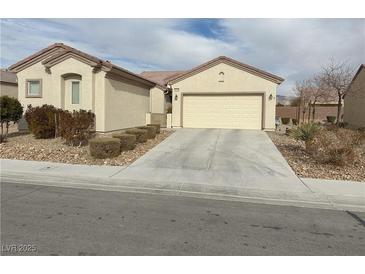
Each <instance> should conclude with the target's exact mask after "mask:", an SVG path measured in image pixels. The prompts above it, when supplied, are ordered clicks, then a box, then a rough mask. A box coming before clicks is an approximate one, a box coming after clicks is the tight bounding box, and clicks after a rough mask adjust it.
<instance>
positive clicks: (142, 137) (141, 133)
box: [125, 128, 148, 143]
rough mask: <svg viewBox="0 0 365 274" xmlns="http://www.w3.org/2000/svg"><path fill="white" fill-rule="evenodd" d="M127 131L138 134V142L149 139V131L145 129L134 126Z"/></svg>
mask: <svg viewBox="0 0 365 274" xmlns="http://www.w3.org/2000/svg"><path fill="white" fill-rule="evenodd" d="M125 133H127V134H133V135H136V141H137V143H144V142H146V141H147V133H148V131H147V130H145V129H138V128H132V129H128V130H126V131H125Z"/></svg>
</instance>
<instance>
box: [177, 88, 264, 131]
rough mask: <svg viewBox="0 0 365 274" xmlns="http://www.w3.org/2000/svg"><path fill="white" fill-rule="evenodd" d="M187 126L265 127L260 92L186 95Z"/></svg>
mask: <svg viewBox="0 0 365 274" xmlns="http://www.w3.org/2000/svg"><path fill="white" fill-rule="evenodd" d="M182 115H183V127H187V128H232V129H261V128H262V96H260V95H211V94H209V95H184V96H183V113H182Z"/></svg>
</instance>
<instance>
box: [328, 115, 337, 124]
mask: <svg viewBox="0 0 365 274" xmlns="http://www.w3.org/2000/svg"><path fill="white" fill-rule="evenodd" d="M326 118H327V122H328V123H332V124H334V123H335V122H336V116H327V117H326Z"/></svg>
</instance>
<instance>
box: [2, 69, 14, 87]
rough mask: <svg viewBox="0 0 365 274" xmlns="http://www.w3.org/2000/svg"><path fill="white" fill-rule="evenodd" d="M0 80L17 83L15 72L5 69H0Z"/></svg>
mask: <svg viewBox="0 0 365 274" xmlns="http://www.w3.org/2000/svg"><path fill="white" fill-rule="evenodd" d="M0 82H5V83H11V84H18V80H17V78H16V74H15V73H13V72H10V71H6V70H5V69H1V70H0Z"/></svg>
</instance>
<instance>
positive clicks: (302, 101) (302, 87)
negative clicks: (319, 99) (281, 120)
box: [294, 80, 311, 122]
mask: <svg viewBox="0 0 365 274" xmlns="http://www.w3.org/2000/svg"><path fill="white" fill-rule="evenodd" d="M310 87H311V83H310V81H309V80H303V81H297V82H296V83H295V88H294V93H295V94H296V96H297V98H298V99H297V100H298V101H299V104H298V122H300V112H301V111H302V115H303V116H302V122H304V119H305V113H306V111H307V109H308V106H309V102H310V96H309V95H310V93H309V90H310Z"/></svg>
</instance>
